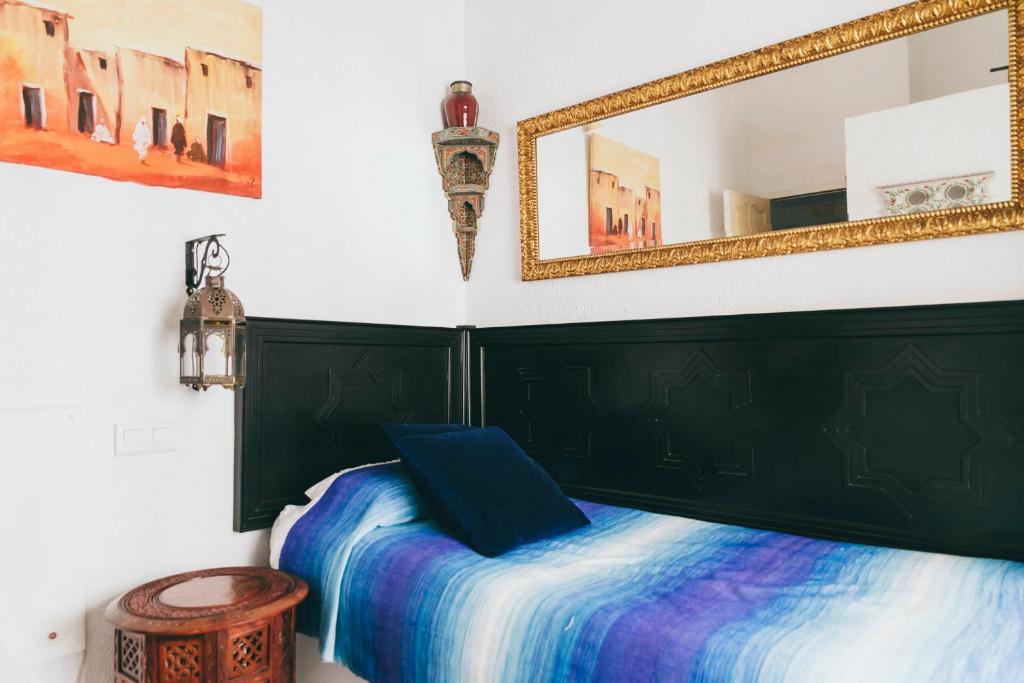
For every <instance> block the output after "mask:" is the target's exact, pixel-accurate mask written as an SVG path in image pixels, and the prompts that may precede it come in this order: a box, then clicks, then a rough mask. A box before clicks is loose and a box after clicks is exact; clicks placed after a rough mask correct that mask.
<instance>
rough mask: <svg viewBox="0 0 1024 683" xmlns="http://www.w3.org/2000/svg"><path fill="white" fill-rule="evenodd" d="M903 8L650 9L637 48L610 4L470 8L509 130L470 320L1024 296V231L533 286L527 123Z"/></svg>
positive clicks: (742, 0) (479, 55) (493, 3)
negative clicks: (525, 277)
mask: <svg viewBox="0 0 1024 683" xmlns="http://www.w3.org/2000/svg"><path fill="white" fill-rule="evenodd" d="M896 4H898V3H897V2H893V1H892V0H848V1H847V2H844V3H823V2H806V1H802V0H784V1H779V2H774V3H764V2H758V1H757V0H736V1H735V2H729V3H721V2H711V1H709V0H708V1H696V0H691V1H689V2H676V1H675V0H642V1H641V2H638V3H634V4H633V5H631V6H630V8H631V12H632V13H633V14H634V15H635V16H636V17H638V18H643V17H656V18H657V20H656V21H651V22H647V23H644V27H643V36H644V39H643V41H642V43H643V44H642V46H638V43H637V41H619V40H601V41H598V39H597V38H596V37H600V36H603V35H607V36H610V35H612V34H613V33H614V31H615V27H614V26H610V25H608V24H607V22H606V20H605V18H606V17H608V16H616V12H617V11H618V10H617V8H618V7H619V3H617V2H612V1H611V0H564V1H563V2H557V3H555V2H545V1H542V0H520V1H519V2H515V3H511V2H503V1H499V0H474V1H473V2H469V3H467V14H466V17H467V18H466V22H467V23H466V28H467V43H466V60H467V64H468V69H469V76H468V77H469V79H470V80H471V81H473V83H474V84H475V92H477V93H478V98H479V99H480V105H481V124H482V125H484V126H487V127H489V128H493V129H495V130H497V131H498V132H499V133H500V134H501V135H502V138H503V145H504V147H503V150H504V151H501V152H499V154H498V157H497V165H496V167H495V170H494V175H493V179H492V183H491V189H490V191H489V193H488V197H487V211H486V212H485V213H484V215H483V217H482V219H481V221H480V237H479V239H478V240H477V252H476V263H475V264H474V266H473V276H472V280H471V283H470V287H469V290H468V296H469V302H468V319H469V321H470V322H471V323H472V324H475V325H479V326H486V325H514V324H522V323H539V322H568V321H583V320H614V319H626V318H655V317H669V316H691V315H714V314H730V313H750V312H767V311H784V310H812V309H826V308H853V307H862V306H863V307H870V306H895V305H911V304H927V303H941V302H955V301H981V300H996V299H1013V298H1021V297H1024V270H1022V269H1021V267H1020V254H1021V253H1022V252H1024V232H1014V233H1007V234H1000V235H986V236H975V237H964V238H956V239H945V240H931V241H927V242H918V243H912V244H896V245H886V246H878V247H864V248H859V249H846V250H840V251H831V252H819V253H814V254H800V255H794V256H783V257H774V258H769V259H752V260H747V261H732V262H726V263H717V264H706V265H699V266H682V267H675V268H664V269H655V270H646V271H637V272H632V273H615V274H608V275H598V276H586V277H578V278H567V279H560V280H547V281H540V282H522V281H520V277H519V204H518V191H517V185H516V183H515V181H514V179H515V178H517V176H518V172H517V168H516V161H517V160H516V154H515V150H514V148H513V147H514V145H513V144H510V141H513V140H515V123H516V121H519V120H521V119H525V118H528V117H530V116H534V115H536V114H540V113H543V112H546V111H551V110H553V109H556V108H558V107H562V106H566V105H570V104H573V103H575V102H580V101H583V100H586V99H589V98H592V97H597V96H600V95H604V94H607V93H609V92H612V91H615V90H619V89H622V88H625V87H629V86H632V85H636V84H638V83H641V82H644V81H648V80H652V79H655V78H659V77H662V76H666V75H670V74H672V73H677V72H679V71H683V70H685V69H688V68H692V67H696V66H700V65H701V64H705V63H707V62H710V61H714V60H717V59H721V58H724V57H729V56H732V55H735V54H738V53H741V52H744V51H747V50H751V49H754V48H758V47H762V46H764V45H768V44H771V43H774V42H778V41H780V40H784V39H786V38H791V37H794V36H798V35H802V34H805V33H808V32H811V31H814V30H817V29H820V28H824V27H827V26H832V25H834V24H837V23H841V22H843V21H848V20H850V19H854V18H857V17H860V16H863V15H865V14H870V13H872V12H876V11H879V10H882V9H886V8H888V7H891V6H894V5H896ZM637 20H638V21H640V20H641V19H637ZM495 26H500V27H501V30H500V31H495V30H493V27H495ZM524 37H528V39H526V40H524ZM598 42H599V43H600V59H599V60H595V59H594V58H593V56H594V54H595V50H597V47H596V45H597V44H598Z"/></svg>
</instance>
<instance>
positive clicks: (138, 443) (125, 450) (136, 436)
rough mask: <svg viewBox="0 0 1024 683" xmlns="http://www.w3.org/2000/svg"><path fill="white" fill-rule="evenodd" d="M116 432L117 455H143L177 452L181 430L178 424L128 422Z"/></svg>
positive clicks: (120, 425) (119, 426) (118, 426)
mask: <svg viewBox="0 0 1024 683" xmlns="http://www.w3.org/2000/svg"><path fill="white" fill-rule="evenodd" d="M115 431H116V439H115V441H116V443H115V447H114V452H115V453H117V454H118V455H142V454H143V453H166V452H169V451H175V450H177V449H178V436H179V434H180V433H181V428H180V427H179V426H178V424H177V423H176V422H126V423H123V424H119V425H117V427H116V430H115Z"/></svg>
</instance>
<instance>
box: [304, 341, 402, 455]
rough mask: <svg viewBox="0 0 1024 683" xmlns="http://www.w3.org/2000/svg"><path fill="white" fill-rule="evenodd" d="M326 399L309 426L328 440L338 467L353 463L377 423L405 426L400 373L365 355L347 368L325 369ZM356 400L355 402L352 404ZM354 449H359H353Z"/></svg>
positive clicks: (367, 354) (368, 353)
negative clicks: (402, 424) (321, 432)
mask: <svg viewBox="0 0 1024 683" xmlns="http://www.w3.org/2000/svg"><path fill="white" fill-rule="evenodd" d="M327 386H328V391H327V397H326V399H324V402H323V404H322V405H321V406H320V408H319V409H317V411H316V413H314V415H313V424H315V425H316V426H317V427H318V428H319V429H320V430H322V431H323V432H324V433H325V434H327V436H328V448H329V451H330V454H331V457H332V459H333V461H334V462H335V463H336V464H337V465H338V466H346V465H349V464H359V463H355V462H354V461H353V458H355V457H357V456H358V455H359V454H360V452H361V446H362V444H363V443H364V442H365V440H366V439H367V438H368V434H367V432H368V431H372V430H373V429H374V425H375V424H376V423H377V422H405V421H407V420H408V419H409V418H410V417H412V414H413V412H412V411H411V410H409V409H407V408H406V406H405V401H404V394H403V387H402V372H401V371H399V370H386V369H383V368H381V367H380V366H378V365H377V363H376V362H375V361H374V359H373V355H372V354H371V352H370V351H366V352H365V353H363V355H362V356H360V357H359V360H358V361H356V363H355V365H354V366H352V367H351V368H328V369H327ZM354 396H358V400H352V398H353V397H354ZM357 446H358V447H360V448H358V449H357Z"/></svg>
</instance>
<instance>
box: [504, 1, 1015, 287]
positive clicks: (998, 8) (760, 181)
mask: <svg viewBox="0 0 1024 683" xmlns="http://www.w3.org/2000/svg"><path fill="white" fill-rule="evenodd" d="M1022 7H1024V0H919V1H918V2H913V3H910V4H907V5H902V6H900V7H896V8H893V9H891V10H886V11H884V12H879V13H877V14H873V15H870V16H867V17H863V18H860V19H856V20H854V21H850V22H847V23H845V24H841V25H839V26H835V27H832V28H828V29H824V30H821V31H817V32H815V33H811V34H809V35H806V36H802V37H799V38H794V39H791V40H787V41H784V42H781V43H778V44H776V45H771V46H769V47H765V48H762V49H759V50H754V51H752V52H748V53H745V54H741V55H738V56H735V57H731V58H729V59H725V60H722V61H719V62H714V63H712V64H707V65H705V66H701V67H698V68H695V69H691V70H689V71H685V72H683V73H679V74H676V75H674V76H669V77H667V78H662V79H660V80H656V81H651V82H649V83H644V84H642V85H638V86H635V87H632V88H628V89H626V90H622V91H620V92H616V93H612V94H610V95H605V96H603V97H598V98H596V99H593V100H589V101H587V102H582V103H580V104H576V105H572V106H569V107H565V108H563V109H559V110H557V111H553V112H549V113H546V114H541V115H539V116H535V117H533V118H530V119H526V120H524V121H520V122H519V124H518V149H519V202H520V234H521V245H520V246H521V257H522V279H523V280H539V279H547V278H557V277H567V276H571V275H589V274H597V273H609V272H619V271H627V270H638V269H643V268H659V267H664V266H677V265H687V264H695V263H709V262H715V261H726V260H732V259H742V258H755V257H761V256H778V255H784V254H795V253H801V252H810V251H819V250H825V249H841V248H846V247H860V246H868V245H875V244H888V243H895V242H905V241H911V240H922V239H933V238H939V237H951V236H960V235H970V234H977V233H986V232H997V231H1004V230H1016V229H1020V228H1021V227H1022V225H1024V206H1022V192H1021V178H1022V173H1021V168H1020V164H1021V156H1020V151H1019V150H1020V145H1021V138H1020V135H1021V127H1020V111H1019V107H1018V105H1019V94H1020V85H1021V84H1020V68H1019V65H1020V61H1021V55H1020V50H1021V49H1022V47H1021V46H1022V45H1024V40H1022V34H1024V24H1022V23H1021V22H1022V16H1021V10H1022Z"/></svg>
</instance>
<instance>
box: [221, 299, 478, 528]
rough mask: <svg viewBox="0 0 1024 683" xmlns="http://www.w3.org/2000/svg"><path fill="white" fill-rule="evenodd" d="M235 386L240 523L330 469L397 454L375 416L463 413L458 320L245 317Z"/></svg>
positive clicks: (295, 496)
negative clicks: (403, 322) (243, 353)
mask: <svg viewBox="0 0 1024 683" xmlns="http://www.w3.org/2000/svg"><path fill="white" fill-rule="evenodd" d="M247 327H248V331H247V335H248V347H247V348H248V349H249V353H248V357H247V361H246V374H247V378H246V383H247V387H246V388H245V390H244V391H242V392H239V393H238V395H237V396H236V404H235V418H236V422H237V424H236V433H235V451H236V452H235V530H236V531H248V530H250V529H260V528H263V527H268V526H270V525H271V524H273V522H274V519H275V518H276V517H277V514H278V513H279V512H280V511H281V508H283V507H284V506H285V505H288V504H289V503H304V502H306V497H305V496H304V495H303V491H305V490H306V489H307V488H309V486H311V485H312V484H315V483H316V482H317V481H319V480H321V479H323V478H324V477H326V476H328V475H329V474H331V473H333V472H337V471H338V470H340V469H344V468H346V467H353V466H356V465H362V464H366V463H371V462H377V461H380V460H386V459H387V458H389V457H391V451H389V450H388V448H387V444H382V443H381V439H382V438H383V434H382V433H381V432H380V431H379V430H378V429H376V428H375V426H376V424H377V423H379V422H403V421H413V422H462V421H463V419H464V414H465V399H466V394H465V391H464V390H463V386H464V384H465V382H464V379H463V373H462V369H463V367H464V365H465V363H464V361H463V359H462V356H463V354H464V348H465V345H464V344H463V338H464V336H465V333H464V332H463V331H462V330H458V329H444V328H433V327H407V326H400V325H366V324H355V323H330V322H308V321H297V320H276V319H270V318H249V319H248V320H247Z"/></svg>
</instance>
